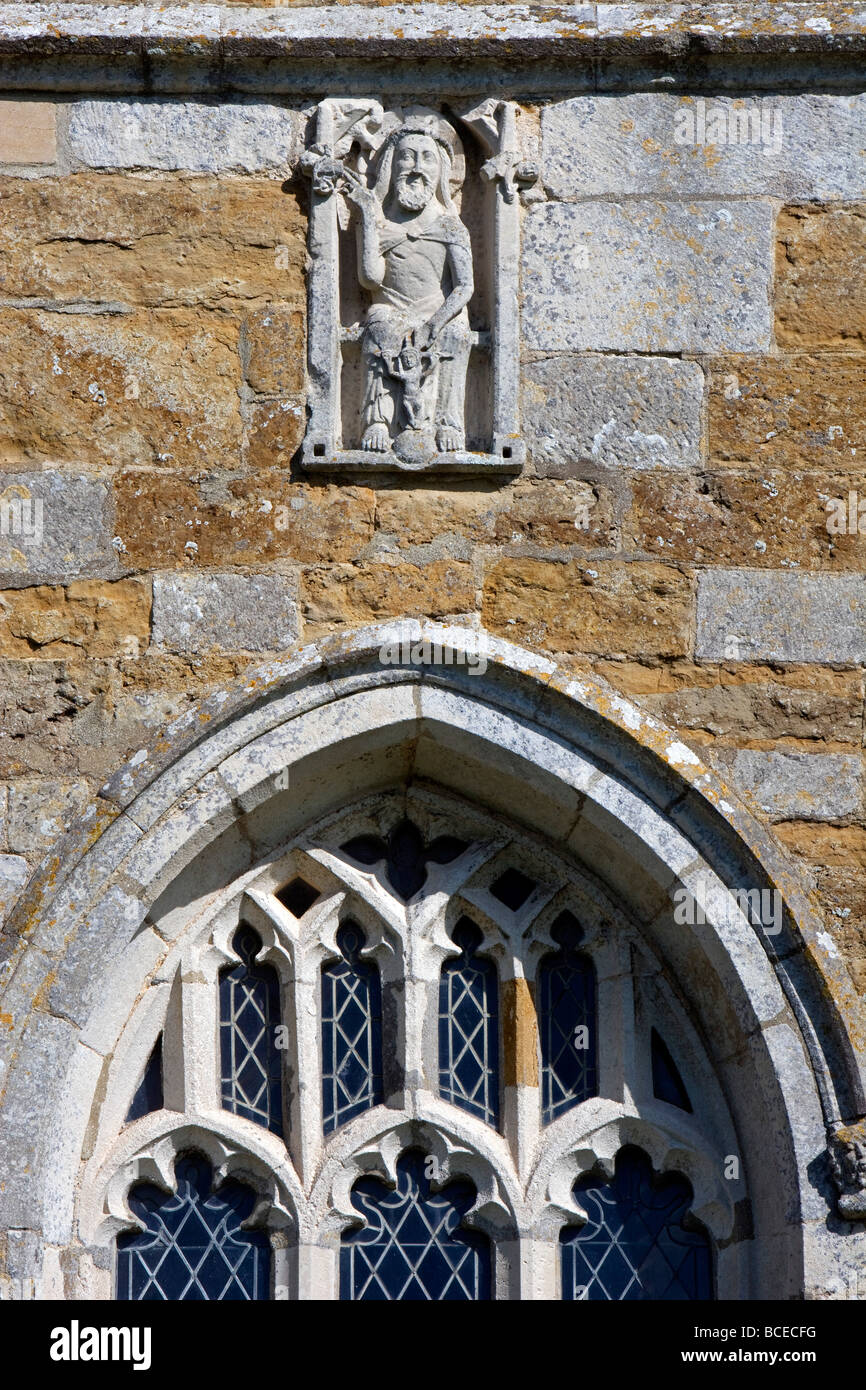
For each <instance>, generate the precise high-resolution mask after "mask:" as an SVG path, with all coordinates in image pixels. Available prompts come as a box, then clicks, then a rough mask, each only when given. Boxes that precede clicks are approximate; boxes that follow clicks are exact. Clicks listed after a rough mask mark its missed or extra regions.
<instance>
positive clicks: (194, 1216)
mask: <svg viewBox="0 0 866 1390" xmlns="http://www.w3.org/2000/svg"><path fill="white" fill-rule="evenodd" d="M175 1177H176V1180H177V1191H176V1192H175V1193H173V1194H169V1193H166V1192H162V1191H161V1190H160V1189H159V1188H158V1187H154V1186H152V1185H151V1184H144V1183H143V1184H140V1185H139V1186H138V1187H134V1188H133V1189H132V1192H131V1193H130V1196H129V1206H130V1210H131V1211H132V1212H133V1213H134V1214H135V1216H137V1217H138V1218H139V1220H140V1221H141V1222H142V1223H143V1224H144V1227H145V1229H144V1230H143V1231H138V1232H135V1233H134V1234H126V1235H121V1236H119V1237H118V1241H117V1297H118V1298H125V1299H134V1300H136V1301H142V1302H154V1301H160V1300H162V1301H170V1302H176V1301H181V1300H186V1301H190V1300H191V1301H198V1302H214V1301H220V1300H227V1301H240V1300H259V1299H266V1298H268V1297H269V1289H270V1261H271V1253H270V1244H269V1242H268V1238H267V1236H266V1235H265V1234H264V1233H263V1232H262V1231H243V1230H241V1225H242V1223H243V1222H244V1221H246V1220H247V1218H248V1217H249V1216H250V1214H251V1212H252V1210H253V1206H254V1205H255V1193H254V1192H252V1191H251V1190H250V1189H249V1188H247V1187H244V1186H242V1184H240V1183H237V1182H233V1181H228V1182H225V1183H223V1184H222V1186H221V1187H220V1188H219V1190H218V1191H216V1192H212V1191H211V1185H212V1178H213V1172H212V1169H211V1166H210V1164H209V1163H208V1162H207V1160H206V1159H203V1158H199V1157H197V1156H195V1157H192V1156H190V1157H187V1158H183V1159H181V1160H180V1161H179V1162H178V1163H177V1166H176V1168H175Z"/></svg>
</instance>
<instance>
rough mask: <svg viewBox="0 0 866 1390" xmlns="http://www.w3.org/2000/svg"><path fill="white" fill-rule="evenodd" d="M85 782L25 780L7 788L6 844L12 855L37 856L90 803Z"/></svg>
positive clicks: (39, 778)
mask: <svg viewBox="0 0 866 1390" xmlns="http://www.w3.org/2000/svg"><path fill="white" fill-rule="evenodd" d="M91 796H92V793H91V791H90V788H89V786H88V784H87V783H86V782H73V781H69V782H53V781H50V780H48V779H47V778H42V777H33V778H30V777H28V778H26V779H24V780H23V781H20V782H10V784H9V809H8V812H7V831H6V836H7V843H8V846H9V848H10V850H12V851H13V853H16V854H26V853H28V852H36V853H39V854H41V853H42V852H43V851H44V850H46V849H47V848H48V846H49V845H50V844H52V843H53V841H54V840H56V839H57V838H58V836H60V835H62V834H63V832H64V831H65V830H67V829H68V828H69V825H70V822H71V821H73V820H74V819H75V817H76V816H78V815H80V814H81V812H82V811H83V810H84V809H85V807H86V806H87V805H88V803H89V802H90V800H91Z"/></svg>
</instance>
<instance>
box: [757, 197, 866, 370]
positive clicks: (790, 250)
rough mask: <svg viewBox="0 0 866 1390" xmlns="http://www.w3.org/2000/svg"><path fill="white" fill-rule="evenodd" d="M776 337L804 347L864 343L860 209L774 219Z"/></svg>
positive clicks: (863, 213)
mask: <svg viewBox="0 0 866 1390" xmlns="http://www.w3.org/2000/svg"><path fill="white" fill-rule="evenodd" d="M776 337H777V339H778V341H779V342H780V343H791V344H794V345H796V346H798V347H805V348H808V347H835V346H839V345H843V344H844V345H846V346H847V345H850V346H858V345H860V346H862V345H863V344H864V343H866V208H864V207H860V208H828V209H826V210H822V211H820V212H815V211H809V210H807V209H798V208H789V209H788V210H787V212H784V213H782V214H780V216H779V224H778V243H777V251H776Z"/></svg>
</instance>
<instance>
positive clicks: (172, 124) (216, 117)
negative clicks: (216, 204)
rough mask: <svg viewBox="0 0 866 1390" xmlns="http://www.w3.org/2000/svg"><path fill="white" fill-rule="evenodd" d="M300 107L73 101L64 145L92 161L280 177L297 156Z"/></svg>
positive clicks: (88, 162)
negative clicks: (269, 172) (265, 171)
mask: <svg viewBox="0 0 866 1390" xmlns="http://www.w3.org/2000/svg"><path fill="white" fill-rule="evenodd" d="M302 124H303V118H302V116H301V114H300V112H295V111H289V110H287V109H286V108H285V107H281V106H274V105H271V104H269V103H267V102H259V101H250V102H244V103H241V102H219V103H217V102H197V101H189V100H187V101H159V100H154V101H101V100H88V101H78V102H75V103H74V104H73V106H72V110H71V112H70V116H69V130H68V140H69V150H70V154H71V156H72V158H73V159H74V160H77V161H80V163H82V164H86V165H89V166H90V167H91V168H93V169H191V170H198V171H200V172H203V173H223V172H230V171H242V172H244V173H255V172H256V171H257V170H261V169H272V170H274V171H275V173H282V174H283V176H284V177H285V176H286V175H287V174H288V173H289V171H290V169H291V166H292V164H293V162H294V160H295V159H296V158H297V154H298V148H299V140H300V135H301V129H302Z"/></svg>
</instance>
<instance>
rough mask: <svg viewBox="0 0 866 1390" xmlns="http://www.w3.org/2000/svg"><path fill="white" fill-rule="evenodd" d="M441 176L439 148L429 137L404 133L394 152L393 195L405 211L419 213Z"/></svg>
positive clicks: (433, 192)
mask: <svg viewBox="0 0 866 1390" xmlns="http://www.w3.org/2000/svg"><path fill="white" fill-rule="evenodd" d="M441 175H442V162H441V154H440V151H439V146H438V144H437V143H436V141H435V140H434V139H433V138H432V136H430V135H422V134H420V133H419V134H414V133H412V134H409V133H407V134H405V135H403V136H401V137H400V139H399V141H398V142H397V146H396V148H395V150H394V165H393V175H392V177H393V189H394V196H395V198H396V199H397V202H398V203H399V205H400V207H401V208H402V209H403V210H404V212H420V211H421V210H422V208H426V206H427V204H428V203H429V202H430V199H431V198H432V197H434V195H435V193H436V188H437V186H438V184H439V180H440V178H441Z"/></svg>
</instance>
